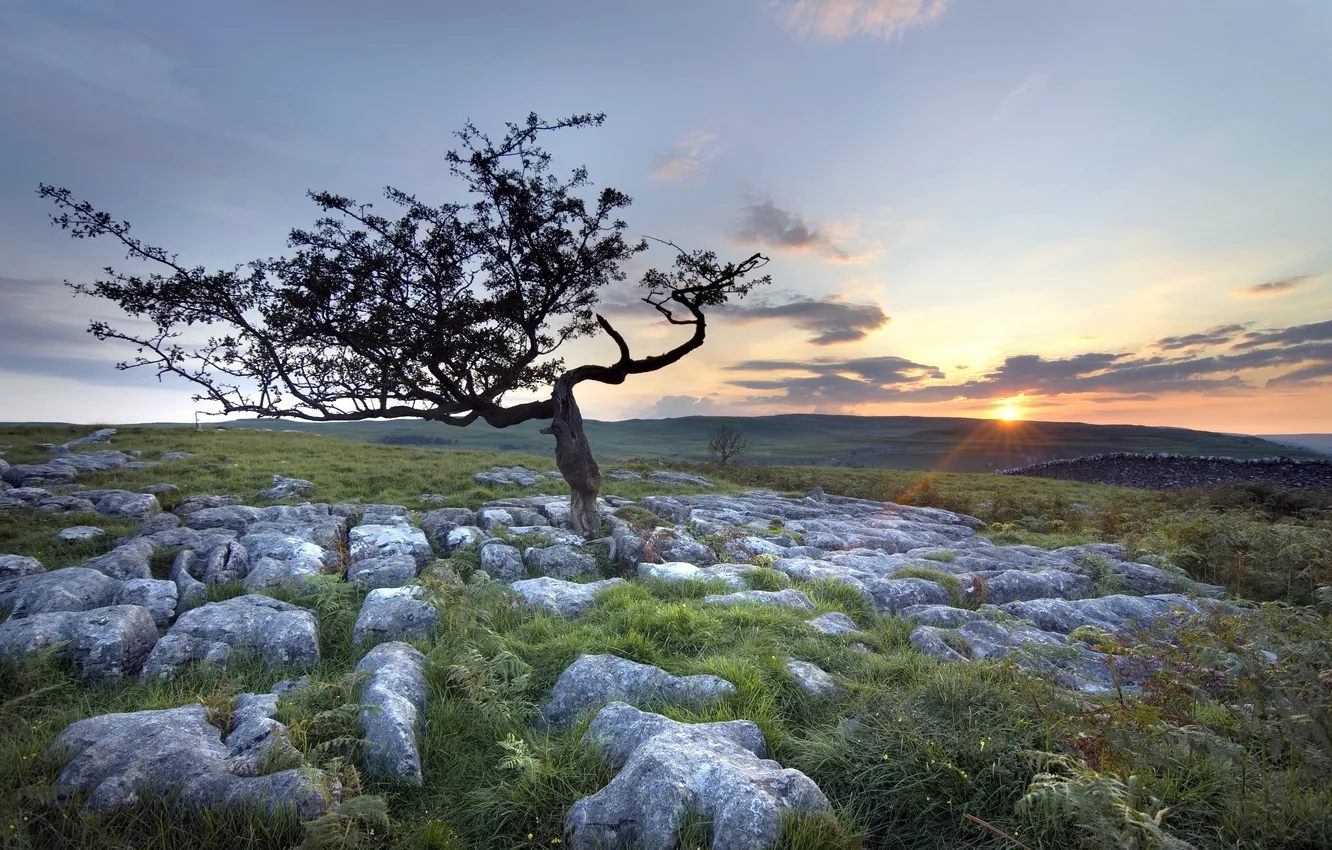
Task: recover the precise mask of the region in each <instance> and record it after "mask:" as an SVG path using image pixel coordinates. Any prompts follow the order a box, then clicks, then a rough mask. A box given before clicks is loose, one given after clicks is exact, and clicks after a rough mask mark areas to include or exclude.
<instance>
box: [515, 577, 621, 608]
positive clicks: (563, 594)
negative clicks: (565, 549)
mask: <svg viewBox="0 0 1332 850" xmlns="http://www.w3.org/2000/svg"><path fill="white" fill-rule="evenodd" d="M617 584H624V579H622V578H608V579H603V580H602V581H594V582H589V583H587V584H578V583H577V582H572V581H563V580H561V579H557V578H551V577H550V576H541V577H540V578H529V579H523V580H522V581H515V582H513V583H512V584H510V585H509V587H510V588H511V589H512V590H513V592H514V593H516V594H518V596H519V597H521V598H522V600H523V601H524V602H526V603H528V604H529V605H535V606H537V607H538V608H545V609H547V610H550V611H554V612H555V613H557V614H559V615H561V616H563V617H570V618H572V617H578V616H580V615H581V614H583V612H585V611H586V610H587V609H588V608H591V607H592V605H593V604H594V603H595V602H596V600H597V596H598V595H599V594H600V593H601V591H603V590H605V589H606V588H608V587H613V586H614V585H617Z"/></svg>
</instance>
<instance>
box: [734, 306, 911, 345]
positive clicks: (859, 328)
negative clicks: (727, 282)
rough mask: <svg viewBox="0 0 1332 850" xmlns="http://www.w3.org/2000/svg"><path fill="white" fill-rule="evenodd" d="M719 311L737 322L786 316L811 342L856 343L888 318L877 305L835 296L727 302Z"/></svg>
mask: <svg viewBox="0 0 1332 850" xmlns="http://www.w3.org/2000/svg"><path fill="white" fill-rule="evenodd" d="M723 312H724V313H725V315H726V316H728V317H730V318H731V319H732V320H734V321H738V322H740V323H741V324H748V323H749V322H760V321H765V320H770V319H788V320H790V322H791V324H792V325H794V326H796V327H797V328H800V329H801V330H803V331H809V332H810V333H812V334H814V336H813V338H812V339H810V342H812V343H813V344H815V345H833V344H835V343H839V342H857V341H859V340H862V339H864V338H865V337H866V336H868V335H869V333H870V332H871V331H876V330H878V329H879V328H881V327H883V326H884V325H886V324H888V322H889V321H891V319H890V317H889V316H887V315H885V314H884V312H883V308H882V307H880V306H879V305H878V304H858V303H855V302H850V301H839V300H837V299H836V298H828V299H823V300H813V299H808V300H800V301H792V302H791V303H789V304H776V305H769V304H763V303H757V304H752V305H751V304H733V305H727V306H726V307H725V309H724V310H723Z"/></svg>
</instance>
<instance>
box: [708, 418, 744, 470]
mask: <svg viewBox="0 0 1332 850" xmlns="http://www.w3.org/2000/svg"><path fill="white" fill-rule="evenodd" d="M748 451H749V438H748V437H746V436H745V432H743V431H741V430H740V429H739V428H734V427H732V426H730V425H726V424H724V423H723V424H721V425H718V426H717V427H716V429H715V430H713V432H712V434H711V436H709V437H708V454H709V455H710V456H711V457H712V459H713V460H714V461H716V462H717V464H718V465H719V466H725V465H726V464H728V463H730V462H731V461H733V460H736V459H737V458H740V457H742V456H743V455H744V454H745V453H746V452H748Z"/></svg>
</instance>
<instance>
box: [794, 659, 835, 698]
mask: <svg viewBox="0 0 1332 850" xmlns="http://www.w3.org/2000/svg"><path fill="white" fill-rule="evenodd" d="M786 672H787V673H788V674H789V675H790V676H791V678H792V679H794V680H795V683H796V687H798V688H800V690H802V691H804V692H805V693H806V694H808V695H809V696H812V697H826V696H832V695H833V694H836V693H837V691H838V688H837V682H836V681H834V680H833V677H832V676H831V675H829V674H828V672H827V671H826V670H824V669H823V668H821V667H819V666H818V665H815V664H810V663H809V662H808V661H798V660H796V659H794V658H793V659H791V660H789V661H787V662H786Z"/></svg>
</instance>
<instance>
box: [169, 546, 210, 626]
mask: <svg viewBox="0 0 1332 850" xmlns="http://www.w3.org/2000/svg"><path fill="white" fill-rule="evenodd" d="M201 575H203V566H202V565H201V564H200V563H199V556H198V555H197V554H195V552H194V550H193V549H185V550H183V551H182V552H181V553H180V554H179V555H177V556H176V560H174V561H172V563H171V580H172V581H173V582H175V583H176V608H177V610H180V611H188V610H189V609H191V608H198V607H199V606H200V605H203V604H204V603H205V602H207V601H208V587H207V586H206V585H205V584H204V583H203V582H201V581H199V576H201Z"/></svg>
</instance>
